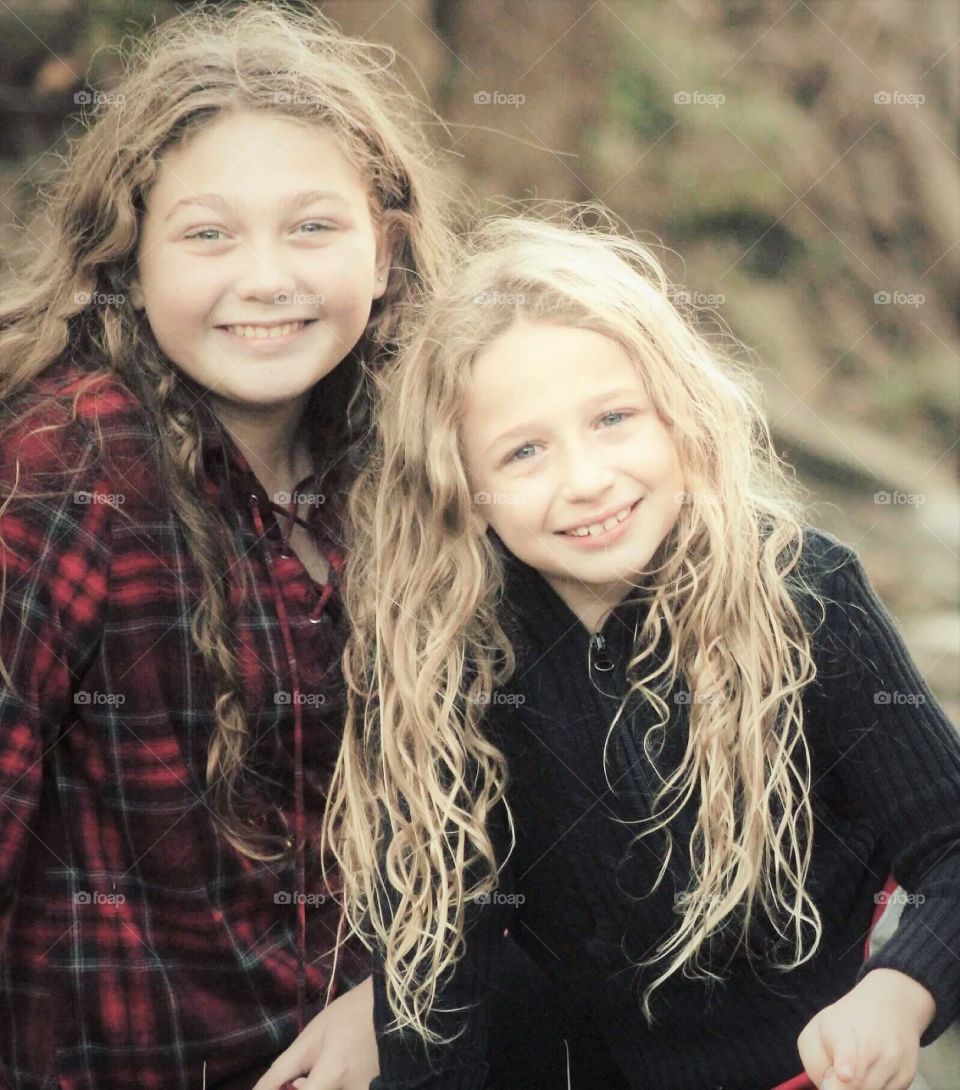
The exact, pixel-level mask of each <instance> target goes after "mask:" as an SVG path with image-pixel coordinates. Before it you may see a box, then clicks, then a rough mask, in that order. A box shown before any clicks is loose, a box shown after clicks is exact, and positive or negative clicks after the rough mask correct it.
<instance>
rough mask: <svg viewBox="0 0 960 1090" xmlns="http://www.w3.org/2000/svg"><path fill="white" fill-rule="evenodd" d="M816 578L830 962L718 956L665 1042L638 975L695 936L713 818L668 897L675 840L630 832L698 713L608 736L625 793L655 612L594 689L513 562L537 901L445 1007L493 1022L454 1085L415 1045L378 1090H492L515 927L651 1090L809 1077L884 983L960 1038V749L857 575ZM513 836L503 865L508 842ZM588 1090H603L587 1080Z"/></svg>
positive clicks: (814, 714)
mask: <svg viewBox="0 0 960 1090" xmlns="http://www.w3.org/2000/svg"><path fill="white" fill-rule="evenodd" d="M802 570H803V574H804V576H805V577H806V579H807V580H809V581H810V582H811V583H812V584H813V585H814V586H815V587H816V588H817V590H818V591H819V593H820V594H821V595H822V596H823V597H824V598H825V599H826V618H825V621H824V622H823V623H822V624H821V625H820V626H819V627H818V628H817V629H816V630H815V632H814V656H815V660H816V663H817V668H818V674H817V679H816V681H815V682H814V683H813V684H812V685H810V686H809V687H808V688H807V690H806V691H805V694H804V712H805V715H804V719H805V731H806V734H807V739H808V744H809V746H810V750H811V757H812V768H813V781H814V787H813V798H814V813H815V829H814V841H813V864H812V869H811V873H810V875H809V879H808V889H809V891H810V892H811V895H812V896H813V897H814V899H815V901H816V903H817V905H818V907H819V909H820V912H821V917H822V920H823V928H824V934H823V939H822V941H821V945H820V948H819V950H818V952H817V954H816V955H815V956H814V957H813V958H812V959H811V960H810V961H808V962H806V963H805V964H804V965H802V966H800V967H799V968H797V969H795V970H792V971H789V972H782V971H778V970H775V969H773V968H771V967H769V966H767V965H765V964H763V963H762V962H761V961H760V960H759V959H758V958H756V957H755V958H751V959H748V958H747V957H746V956H745V954H744V953H743V951H742V949H737V948H736V946H735V944H734V943H733V942H732V941H727V940H726V939H724V938H723V937H721V938H720V939H719V940H717V943H716V946H715V948H714V949H715V950H716V953H717V958H718V964H721V965H726V966H727V967H726V971H725V975H724V980H723V982H722V983H720V984H717V985H715V986H710V985H708V984H705V983H703V982H701V981H697V980H688V979H684V978H683V977H682V975H681V976H679V977H677V976H674V977H673V978H671V980H670V981H669V982H668V983H667V984H665V985H664V986H663V987H662V988H661V989H660V990H659V991H658V992H657V993H655V996H654V1000H653V1009H654V1015H655V1018H656V1021H655V1023H654V1025H653V1027H650V1026H648V1025H647V1023H646V1022H645V1020H644V1019H643V1017H642V1015H641V1012H640V1008H639V996H640V994H641V993H642V990H643V987H644V985H645V984H646V983H648V982H649V981H650V980H651V979H653V977H652V975H651V970H650V969H648V968H643V969H636V968H635V967H634V964H635V962H636V961H638V960H640V959H641V958H643V957H644V956H649V955H650V954H651V953H652V952H653V950H654V949H655V947H656V945H657V944H658V943H659V942H660V941H662V939H663V937H664V936H665V935H667V934H669V933H670V932H671V931H672V930H673V929H674V928H675V926H676V923H677V920H678V916H677V915H676V911H675V904H676V898H677V895H678V894H682V892H683V891H684V890H685V889H686V887H687V881H688V878H689V870H688V862H687V838H688V836H689V832H690V829H691V828H692V822H693V818H694V813H693V808H692V807H688V808H687V809H686V810H685V811H684V813H683V814H682V815H681V817H680V819H679V821H678V823H677V824H676V826H675V828H674V830H673V835H674V838H675V847H674V854H673V859H672V862H671V867H670V869H669V871H668V873H667V875H666V877H665V878H664V881H663V882H662V883H661V885H660V886H659V887H658V889H657V890H656V891H655V892H653V893H651V886H652V883H653V881H654V879H655V877H656V874H657V871H658V869H659V865H660V861H661V859H662V850H663V845H664V840H663V839H662V837H661V838H659V839H658V838H657V837H649V838H647V839H646V840H644V841H641V842H637V841H636V837H635V829H632V828H631V827H630V826H629V825H627V824H624V823H623V822H624V820H626V821H629V820H630V819H631V818H633V819H636V818H638V817H640V816H642V815H643V814H644V813H648V812H649V811H648V805H649V801H650V797H651V794H652V790H653V784H654V783H655V781H656V776H655V775H654V770H653V767H652V765H653V763H655V764H656V765H657V767H658V768H659V769H660V770H661V772H662V771H664V770H669V769H670V768H672V767H675V763H676V762H677V761H678V760H679V757H680V755H681V754H682V752H683V745H684V743H685V732H686V723H687V714H686V713H687V710H688V705H687V704H686V703H684V696H683V694H682V689H680V688H679V687H678V691H677V692H675V693H674V694H673V695H674V701H673V702H672V703H671V712H672V713H673V715H672V719H671V721H670V724H669V726H668V728H667V731H666V735H665V737H663V738H662V739H660V740H658V739H656V738H654V737H652V736H650V737H648V738H647V751H646V753H645V750H644V738H645V736H646V734H647V730H648V728H649V726H650V725H651V724H652V723H653V722H654V716H653V713H652V711H651V710H650V709H649V708H647V707H646V706H645V705H640V706H639V707H633V708H631V714H630V715H628V716H627V717H626V718H625V719H624V720H621V723H620V724H618V726H617V727H616V728H615V729H614V731H613V733H612V734H611V736H610V741H609V746H608V752H607V771H608V775H609V781H610V783H611V784H613V786H614V788H615V790H614V791H611V790H610V789H609V787H608V785H607V783H606V781H605V779H604V773H603V767H602V760H603V746H604V740H605V738H606V736H607V732H608V728H609V725H610V723H611V721H612V719H613V715H614V713H615V712H616V709H617V706H618V703H619V698H620V695H621V694H622V693H623V692H624V691H625V689H626V680H625V668H626V664H627V661H628V657H629V651H630V647H631V645H632V642H633V638H634V631H635V626H636V622H637V620H638V614H637V609H638V607H636V606H630V605H624V606H622V607H620V608H618V610H616V611H615V612H614V614H613V615H611V617H610V618H608V620H607V621H606V622H605V624H604V627H603V629H602V631H601V635H602V636H603V638H604V641H605V643H606V650H607V654H608V655H609V658H610V660H611V662H612V664H613V666H614V668H613V669H612V670H609V671H603V670H599V669H598V668H597V666H598V660H602V655H601V656H598V655H597V653H596V648H595V649H594V653H593V655H592V667H590V668H589V669H588V654H589V648H590V643H591V634H590V633H589V632H587V630H586V629H585V628H584V627H583V625H582V624H581V623H580V621H579V620H578V618H577V617H576V616H575V615H574V614H573V613H572V612H571V610H570V609H569V608H568V607H567V605H566V604H565V603H564V602H563V600H562V599H561V598H560V597H559V596H558V595H557V594H556V593H555V592H554V591H553V589H552V588H551V587H550V585H549V584H548V583H547V582H546V581H545V580H544V579H543V578H542V577H540V576H539V575H538V573H536V572H535V571H533V570H532V569H531V568H528V567H527V566H526V565H524V564H522V563H520V562H519V561H516V560H514V559H512V558H509V560H508V564H507V573H508V578H507V604H508V605H509V606H510V609H511V614H512V615H513V616H515V620H516V623H517V625H518V628H517V629H516V634H517V637H518V638H517V640H516V649H517V651H518V660H519V661H518V669H517V672H516V674H515V676H514V679H513V680H512V681H511V683H510V687H509V692H510V694H511V696H512V700H513V703H505V704H494V705H493V711H492V715H491V723H490V729H491V732H492V734H493V735H494V737H495V738H496V740H497V741H498V743H499V744H500V745H501V746H502V747H503V749H504V752H505V754H506V756H507V759H508V764H509V767H510V783H509V786H508V799H509V803H510V806H511V808H512V811H513V813H514V817H515V820H516V824H517V848H516V851H515V853H514V856H513V857H512V859H511V863H510V866H509V867H508V868H507V869H506V870H505V872H504V875H503V878H502V884H501V893H504V894H507V893H514V892H515V893H520V894H522V895H523V897H524V898H525V900H524V902H523V904H522V906H521V908H520V910H519V912H518V913H517V914H516V917H515V918H511V913H510V910H509V909H508V907H507V906H506V905H505V904H503V903H502V899H501V903H500V904H497V903H490V904H488V905H485V906H483V909H482V910H478V911H476V913H475V915H474V917H473V921H472V922H473V929H472V930H471V932H470V934H469V936H468V941H467V952H466V954H465V957H464V960H463V962H462V963H461V965H460V966H459V967H458V971H457V973H456V974H454V977H453V980H452V981H451V982H450V985H449V986H448V988H447V989H446V991H445V993H444V1002H443V1005H444V1007H447V1008H449V1007H451V1006H461V1005H463V1006H469V1005H470V1004H471V1003H474V1004H476V1006H475V1007H474V1013H473V1015H472V1016H471V1017H470V1019H469V1020H468V1021H467V1025H466V1032H465V1033H464V1035H463V1037H462V1038H461V1039H460V1040H458V1041H457V1042H456V1043H455V1044H454V1045H452V1046H450V1047H449V1048H447V1049H446V1050H444V1051H442V1052H441V1053H440V1054H439V1057H440V1058H439V1060H438V1061H437V1062H438V1063H440V1065H441V1072H440V1073H439V1074H434V1075H430V1074H429V1072H428V1071H427V1069H426V1068H425V1067H424V1066H423V1065H422V1063H418V1061H417V1060H416V1059H415V1058H414V1056H413V1054H412V1053H411V1052H410V1051H409V1044H407V1045H405V1046H404V1045H401V1044H400V1043H399V1041H398V1042H397V1043H396V1044H391V1043H390V1042H391V1038H389V1037H388V1038H382V1039H381V1046H382V1055H381V1063H382V1066H383V1072H384V1074H383V1076H382V1078H381V1080H378V1081H377V1082H375V1083H374V1084H373V1085H374V1087H375V1088H376V1090H399V1088H400V1087H407V1086H410V1087H414V1086H415V1087H417V1088H418V1090H420V1088H422V1090H428V1088H429V1090H464V1088H466V1087H470V1088H473V1087H477V1088H479V1087H482V1086H483V1079H484V1071H483V1069H482V1066H481V1065H482V1057H483V1056H484V1055H485V1041H486V1035H487V1033H488V1027H489V998H488V995H487V991H486V989H485V988H484V987H482V986H481V985H480V979H481V976H482V974H480V973H478V970H477V967H478V966H487V967H488V969H489V970H490V971H491V972H495V965H496V954H497V949H498V945H499V944H500V936H501V935H502V931H503V927H504V926H505V925H506V924H509V925H510V927H511V931H512V933H513V935H514V937H515V938H516V939H517V941H518V942H520V943H521V944H522V945H523V946H524V948H525V949H526V950H527V951H528V952H529V954H530V955H531V956H532V957H533V958H534V959H535V960H536V961H537V962H538V963H539V965H540V966H541V968H542V969H543V971H544V972H545V973H546V974H547V975H548V976H549V977H550V978H551V980H553V981H554V982H555V984H556V988H557V995H558V997H560V998H561V999H562V1000H564V1001H565V1003H566V1004H567V1006H569V1007H572V1008H574V1010H575V1013H574V1015H573V1016H572V1020H573V1025H572V1027H571V1032H574V1031H575V1023H576V1019H578V1018H579V1019H582V1018H593V1019H594V1021H595V1023H596V1025H597V1028H598V1030H599V1032H600V1034H601V1035H602V1036H603V1038H604V1039H605V1041H606V1042H607V1046H608V1048H609V1051H610V1054H611V1056H612V1058H613V1059H614V1062H615V1063H616V1065H617V1066H618V1067H619V1068H620V1070H621V1071H622V1072H623V1074H624V1076H625V1078H626V1079H627V1081H628V1082H629V1083H630V1085H631V1086H633V1087H636V1088H637V1090H640V1088H649V1087H656V1088H657V1090H770V1088H772V1087H774V1086H776V1085H777V1084H779V1083H781V1082H783V1081H786V1080H787V1079H789V1078H792V1077H793V1076H795V1075H797V1074H799V1073H800V1072H801V1070H802V1064H801V1062H800V1059H799V1055H798V1053H797V1047H796V1039H797V1037H798V1035H799V1033H800V1032H801V1030H802V1029H803V1028H804V1026H805V1025H806V1023H807V1022H808V1021H809V1020H810V1019H811V1018H812V1017H813V1016H814V1015H815V1014H816V1013H817V1012H818V1011H820V1010H822V1009H823V1008H824V1007H826V1006H828V1005H829V1004H830V1003H833V1002H835V1001H836V1000H837V999H839V998H840V997H841V996H842V995H843V994H845V993H846V992H847V991H849V990H850V988H852V987H853V986H854V985H855V984H856V982H857V981H858V979H860V977H861V976H862V975H863V974H864V973H865V972H867V971H869V970H870V969H874V968H880V967H885V968H891V969H897V970H900V971H901V972H903V973H906V974H908V975H910V976H912V977H913V978H915V979H916V980H918V981H919V982H920V983H921V984H923V985H924V986H925V987H926V988H927V989H928V990H929V991H930V992H931V993H932V994H933V996H934V998H935V1000H936V1004H937V1013H936V1016H935V1020H934V1022H933V1023H932V1025H931V1026H930V1028H929V1029H928V1031H927V1032H926V1034H925V1035H924V1038H923V1041H922V1043H923V1044H928V1043H930V1042H931V1041H932V1040H934V1039H935V1038H936V1037H937V1036H939V1034H940V1033H941V1032H942V1031H943V1030H944V1029H945V1028H946V1026H947V1025H949V1024H950V1023H951V1022H953V1021H955V1020H956V1019H957V1018H958V1017H960V738H958V735H957V733H956V731H955V730H954V728H953V727H952V725H951V724H950V723H949V722H948V720H947V719H946V717H945V716H944V714H943V712H942V710H941V708H940V707H939V705H938V704H937V701H936V699H935V698H934V696H933V694H932V693H931V692H930V690H929V688H928V687H927V685H926V684H925V682H924V681H923V679H922V678H921V676H920V675H919V673H918V672H917V669H916V667H915V666H914V664H913V663H912V661H911V660H910V657H909V655H908V653H907V651H906V649H905V648H904V645H903V641H902V639H901V637H900V635H899V634H898V632H897V629H896V627H895V625H894V623H893V622H892V620H891V619H890V617H889V615H888V614H887V612H886V610H885V609H884V607H883V606H882V605H881V604H880V602H879V601H878V599H877V597H876V595H875V593H874V592H873V589H872V588H871V586H870V584H869V582H868V580H867V577H866V575H865V573H864V571H863V568H862V566H861V564H860V562H859V560H858V559H857V557H856V554H855V553H853V552H852V551H851V550H849V549H847V548H846V547H845V546H842V545H840V544H839V543H838V542H837V541H836V540H835V539H833V538H832V537H830V536H829V535H827V534H824V533H822V532H820V531H815V530H808V531H806V534H805V542H804V552H803V559H802ZM810 615H811V617H812V618H813V619H814V621H815V620H818V619H819V616H818V615H817V614H816V613H815V611H812V610H811V613H810ZM812 623H813V622H812ZM601 665H605V664H604V663H602V661H601ZM605 694H609V695H605ZM678 697H679V699H678ZM637 703H639V702H637ZM617 819H619V820H617ZM497 836H498V837H499V838H500V842H501V844H502V843H503V837H504V834H503V829H502V828H500V829H498V830H497ZM891 874H892V875H894V876H895V877H896V879H897V881H898V882H899V883H900V884H901V885H902V886H903V887H904V888H905V889H906V890H908V891H909V892H910V893H912V894H914V895H915V897H914V899H913V901H912V903H910V904H908V905H907V907H906V909H905V910H904V913H903V917H902V920H901V922H900V925H899V927H898V929H897V932H896V934H895V935H894V937H893V938H892V939H891V940H890V941H889V942H888V943H887V944H886V945H885V946H884V947H883V949H882V951H881V952H880V953H879V954H878V955H877V956H875V957H873V958H871V959H870V961H869V962H867V963H866V964H864V962H863V956H864V944H865V941H866V939H867V936H868V933H869V928H870V924H871V920H872V917H873V914H874V911H875V908H876V902H875V895H876V894H878V893H879V892H880V890H881V889H882V888H883V886H884V883H885V882H886V880H887V878H888V876H889V875H891ZM770 938H771V929H770V925H769V924H765V923H764V921H758V922H757V923H756V924H755V925H754V926H753V928H752V930H751V947H752V948H753V949H754V950H761V949H765V948H767V946H768V943H767V942H765V940H769V939H770ZM375 980H376V978H375ZM375 990H377V991H378V993H379V998H378V1009H377V1011H376V1017H377V1020H378V1028H380V1029H382V1027H383V1024H384V1022H385V1021H386V1020H387V1016H388V1013H389V1012H387V1011H386V1005H385V1003H384V1002H383V996H382V986H379V985H378V987H377V988H376V989H375ZM471 992H472V994H471ZM393 1040H394V1041H396V1040H397V1039H396V1038H394V1039H393ZM573 1048H574V1050H575V1049H576V1041H575V1039H574V1040H573ZM447 1067H449V1068H451V1072H450V1074H449V1075H448V1074H447V1073H446V1070H445V1069H446V1068H447ZM454 1069H459V1073H457V1071H456V1070H454ZM467 1071H473V1073H474V1076H475V1077H474V1079H473V1081H471V1079H470V1077H469V1076H468V1075H466V1072H467ZM410 1080H413V1081H410ZM574 1085H575V1090H594V1087H593V1086H592V1084H591V1083H590V1082H589V1081H584V1080H583V1079H581V1081H579V1082H575V1084H574ZM596 1090H601V1088H599V1087H597V1088H596Z"/></svg>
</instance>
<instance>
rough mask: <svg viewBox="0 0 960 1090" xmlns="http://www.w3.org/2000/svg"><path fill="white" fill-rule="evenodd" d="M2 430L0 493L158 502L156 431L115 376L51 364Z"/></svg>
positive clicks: (21, 397) (22, 396) (19, 401)
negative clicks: (88, 493)
mask: <svg viewBox="0 0 960 1090" xmlns="http://www.w3.org/2000/svg"><path fill="white" fill-rule="evenodd" d="M3 430H4V435H3V443H2V444H0V471H2V484H3V488H4V490H6V489H7V488H8V487H9V486H11V485H12V484H13V483H14V482H16V484H17V486H18V488H23V489H34V488H42V489H49V490H52V489H56V488H58V487H62V488H64V489H67V488H72V489H74V490H77V489H84V488H88V489H92V488H101V487H103V486H105V485H109V486H110V490H111V491H118V490H121V489H122V488H127V489H129V490H130V491H132V492H134V493H139V494H142V495H145V496H149V495H151V494H154V495H155V494H156V491H157V480H156V450H157V432H156V427H155V425H154V424H153V422H152V421H151V419H150V417H149V414H148V413H147V411H146V410H145V408H144V407H143V405H142V404H141V403H140V401H139V400H138V399H137V397H136V396H135V395H134V394H133V393H132V391H131V390H130V389H129V388H128V387H127V386H126V385H125V383H124V382H123V380H122V379H121V378H120V377H119V376H118V375H116V374H114V373H112V372H109V371H89V370H85V369H82V368H80V367H79V366H77V365H75V364H69V363H61V364H54V365H53V366H51V367H49V368H48V369H47V370H46V371H45V372H43V374H41V375H40V376H38V377H37V378H36V379H34V381H33V382H32V383H30V384H29V385H28V386H27V387H26V388H25V389H24V390H23V391H22V392H21V393H20V394H18V395H17V400H16V408H15V412H13V413H10V414H8V416H7V419H6V421H5V423H4V429H3Z"/></svg>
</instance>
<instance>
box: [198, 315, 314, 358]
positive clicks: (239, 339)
mask: <svg viewBox="0 0 960 1090" xmlns="http://www.w3.org/2000/svg"><path fill="white" fill-rule="evenodd" d="M311 325H313V322H305V323H304V324H303V325H302V326H300V328H299V329H294V330H293V331H292V332H290V333H284V335H283V336H282V337H245V336H244V335H243V334H242V333H233V332H231V330H229V329H227V328H225V327H224V326H218V327H217V328H218V329H219V330H220V332H221V333H225V334H226V335H227V336H228V337H229V338H230V340H231V341H232V342H233V343H234V344H236V345H241V344H242V345H243V346H244V347H245V348H252V349H255V350H256V351H257V352H269V351H270V350H271V349H272V348H284V347H285V346H286V345H288V344H292V343H293V342H294V341H295V340H296V339H297V338H298V337H302V336H303V334H304V333H306V331H307V330H308V329H309V328H310V326H311Z"/></svg>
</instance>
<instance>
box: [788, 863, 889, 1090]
mask: <svg viewBox="0 0 960 1090" xmlns="http://www.w3.org/2000/svg"><path fill="white" fill-rule="evenodd" d="M896 888H897V880H896V878H894V877H893V875H891V876H890V877H889V878H888V879H887V880H886V882H885V883H884V886H883V890H882V894H883V896H882V897H881V898H879V899H878V901H877V907H876V909H875V910H874V913H873V920H872V921H871V923H870V931H869V933H868V934H867V938H866V941H865V943H864V946H863V957H864V960H866V959H867V958H868V957H869V956H870V940H871V939H872V938H873V930H874V928H875V927H876V926H877V924H878V923H879V922H880V917H881V916H882V915H883V912H884V909H885V908H886V907H887V901H888V900H889V897H890V894H891V893H893V892H894V890H895V889H896ZM772 1090H816V1086H815V1085H814V1084H813V1083H812V1082H811V1081H810V1080H809V1079H808V1078H807V1076H806V1075H805V1074H801V1075H796V1076H795V1077H794V1078H792V1079H788V1080H787V1081H786V1082H781V1083H779V1084H778V1085H777V1086H774V1087H773V1088H772Z"/></svg>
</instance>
